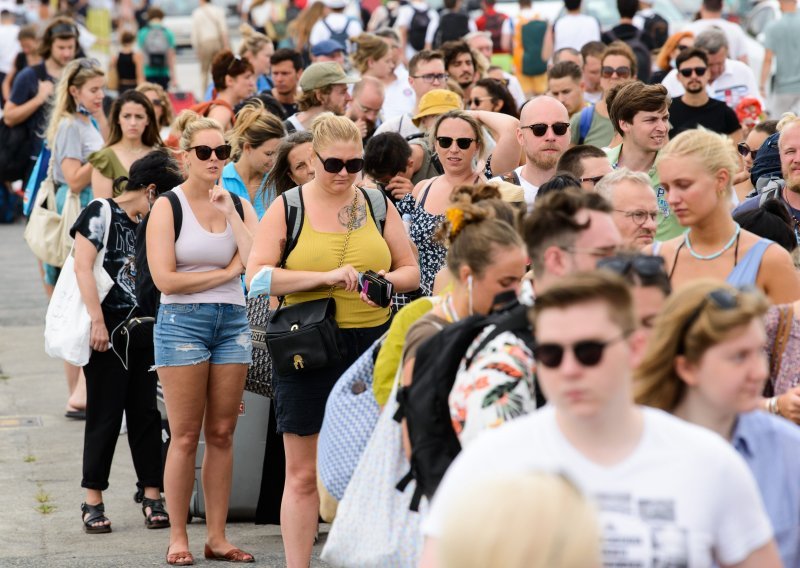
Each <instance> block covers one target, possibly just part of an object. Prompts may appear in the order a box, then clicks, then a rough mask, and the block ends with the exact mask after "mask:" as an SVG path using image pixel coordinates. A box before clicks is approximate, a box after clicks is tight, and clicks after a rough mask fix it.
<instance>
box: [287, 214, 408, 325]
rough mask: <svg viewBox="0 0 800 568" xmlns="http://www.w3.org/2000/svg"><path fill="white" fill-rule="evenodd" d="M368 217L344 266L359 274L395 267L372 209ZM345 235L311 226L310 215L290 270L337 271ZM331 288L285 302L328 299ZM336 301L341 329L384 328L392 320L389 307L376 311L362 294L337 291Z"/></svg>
mask: <svg viewBox="0 0 800 568" xmlns="http://www.w3.org/2000/svg"><path fill="white" fill-rule="evenodd" d="M365 208H366V213H367V217H366V219H365V220H364V223H363V224H362V225H361V227H359V228H358V229H355V230H354V231H353V232H352V233H351V234H350V243H349V244H348V245H347V251H346V252H345V256H344V262H343V263H342V266H345V265H347V264H349V265H351V266H352V267H353V268H355V269H356V270H357V271H358V272H366V271H367V270H373V271H375V272H378V271H379V270H385V271H387V272H389V270H390V269H391V267H392V255H391V253H390V252H389V245H387V244H386V241H385V240H384V239H383V236H382V235H381V234H380V231H378V227H377V226H376V225H375V221H374V220H373V219H372V213H371V212H370V210H369V207H365ZM344 239H345V233H323V232H320V231H317V230H315V229H314V227H312V226H311V221H309V219H308V215H304V217H303V226H302V229H301V230H300V236H299V238H298V239H297V245H296V246H295V247H294V249H293V250H292V252H291V253H290V254H289V258H287V259H286V268H287V270H307V271H310V272H328V271H330V270H336V268H337V266H338V265H339V259H340V258H341V256H342V247H344ZM328 291H329V288H319V289H317V290H313V291H309V292H297V293H294V294H288V295H287V296H286V298H285V299H284V304H285V305H287V306H290V305H293V304H299V303H302V302H308V301H311V300H318V299H320V298H327V297H328ZM333 298H334V300H335V301H336V323H338V324H339V327H341V328H369V327H376V326H379V325H383V324H384V323H386V322H387V321H388V320H389V311H390V310H389V308H373V307H371V306H369V305H368V304H366V303H365V302H362V301H361V298H360V297H359V293H358V292H346V291H345V290H344V289H343V288H336V289H334V291H333Z"/></svg>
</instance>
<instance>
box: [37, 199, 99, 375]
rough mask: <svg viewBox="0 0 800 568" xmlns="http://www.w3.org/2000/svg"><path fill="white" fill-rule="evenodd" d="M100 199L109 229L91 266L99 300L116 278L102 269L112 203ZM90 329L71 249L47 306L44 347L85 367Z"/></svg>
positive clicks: (90, 351)
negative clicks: (113, 278)
mask: <svg viewBox="0 0 800 568" xmlns="http://www.w3.org/2000/svg"><path fill="white" fill-rule="evenodd" d="M101 201H102V203H103V207H102V209H103V217H104V218H105V229H106V231H105V234H104V235H103V249H102V250H101V251H99V252H98V253H97V256H96V257H95V260H94V268H93V269H92V272H93V274H94V280H95V283H96V284H97V296H98V298H99V299H100V303H102V302H103V300H105V297H106V296H107V295H108V293H109V292H110V291H111V288H112V287H113V286H114V280H112V278H111V276H109V274H108V272H106V269H105V268H103V261H104V260H105V257H106V250H108V234H109V233H110V232H111V206H110V205H109V203H108V201H106V200H105V199H103V200H101ZM91 330H92V320H91V318H90V317H89V312H88V310H87V309H86V305H85V304H84V303H83V298H82V297H81V291H80V289H79V288H78V279H77V277H76V276H75V258H74V256H73V254H72V252H70V254H68V255H67V260H66V261H65V262H64V266H63V268H62V269H61V275H60V276H59V277H58V282H56V287H55V289H54V290H53V297H52V298H51V299H50V304H49V305H48V306H47V315H46V316H45V324H44V349H45V351H46V352H47V354H48V355H50V357H56V358H58V359H63V360H64V361H66V362H67V363H71V364H73V365H76V366H78V367H83V366H84V365H86V363H88V362H89V357H90V356H91V354H92V349H91V347H90V345H89V339H90V337H91Z"/></svg>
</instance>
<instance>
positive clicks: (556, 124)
mask: <svg viewBox="0 0 800 568" xmlns="http://www.w3.org/2000/svg"><path fill="white" fill-rule="evenodd" d="M517 142H519V145H520V146H522V149H523V151H524V152H525V165H523V166H519V167H518V168H516V169H515V170H513V171H511V172H509V173H508V174H506V175H503V176H499V177H496V178H492V181H501V180H502V181H507V182H509V183H513V184H514V185H519V186H521V187H522V189H523V191H524V192H525V202H526V203H527V204H528V208H529V209H530V208H533V203H534V201H535V200H536V193H537V192H538V191H539V186H540V185H542V184H543V183H544V182H546V181H547V180H549V179H550V178H551V177H553V176H554V175H555V173H556V165H557V164H558V160H559V159H560V158H561V155H562V154H563V153H564V152H565V151H566V149H567V148H568V147H569V113H568V112H567V108H566V107H565V106H564V105H563V104H561V103H560V102H559V101H558V100H557V99H555V98H553V97H550V96H540V97H536V98H535V99H531V100H530V101H528V102H527V103H525V105H524V106H523V107H522V112H521V113H520V120H519V128H517Z"/></svg>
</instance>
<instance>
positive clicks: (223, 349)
mask: <svg viewBox="0 0 800 568" xmlns="http://www.w3.org/2000/svg"><path fill="white" fill-rule="evenodd" d="M154 340H155V359H156V364H155V366H156V368H158V367H182V366H187V365H197V364H198V363H203V362H204V361H211V364H212V365H226V364H231V363H238V364H242V365H249V364H250V363H251V361H252V351H253V345H252V342H251V339H250V324H249V323H248V321H247V309H246V308H245V307H244V306H238V305H235V304H161V307H159V309H158V318H157V319H156V326H155V333H154Z"/></svg>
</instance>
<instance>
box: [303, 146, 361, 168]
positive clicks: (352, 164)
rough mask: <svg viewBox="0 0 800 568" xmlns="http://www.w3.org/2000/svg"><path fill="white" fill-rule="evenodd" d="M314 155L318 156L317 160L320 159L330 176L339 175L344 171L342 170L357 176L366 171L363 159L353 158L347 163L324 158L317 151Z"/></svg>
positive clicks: (336, 159) (337, 159) (338, 159)
mask: <svg viewBox="0 0 800 568" xmlns="http://www.w3.org/2000/svg"><path fill="white" fill-rule="evenodd" d="M314 153H315V154H316V155H317V158H319V161H320V162H322V167H323V168H325V171H326V172H328V173H329V174H338V173H339V172H340V171H342V168H344V169H345V170H347V173H348V174H356V173H358V172H360V171H361V170H363V169H364V160H363V158H353V159H351V160H347V161H345V160H342V159H341V158H323V157H322V156H320V155H319V153H318V152H317V151H316V150H315V151H314Z"/></svg>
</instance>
